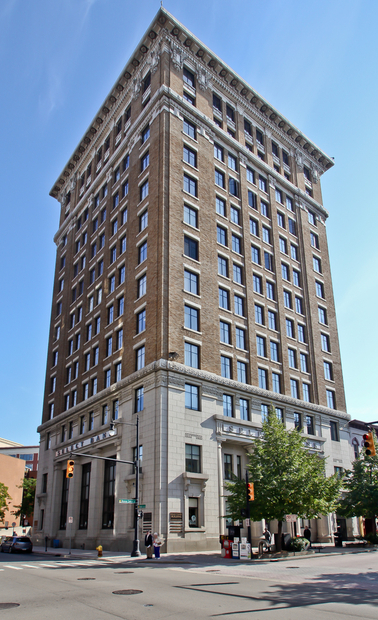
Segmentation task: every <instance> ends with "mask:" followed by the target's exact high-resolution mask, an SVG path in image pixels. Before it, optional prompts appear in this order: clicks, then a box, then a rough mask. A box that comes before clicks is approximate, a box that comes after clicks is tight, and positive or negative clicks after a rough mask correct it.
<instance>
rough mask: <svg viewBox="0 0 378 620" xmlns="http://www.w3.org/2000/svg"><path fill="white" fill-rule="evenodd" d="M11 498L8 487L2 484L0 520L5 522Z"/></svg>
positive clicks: (0, 485)
mask: <svg viewBox="0 0 378 620" xmlns="http://www.w3.org/2000/svg"><path fill="white" fill-rule="evenodd" d="M11 499H12V498H11V496H10V495H9V493H8V487H6V486H5V484H3V483H2V482H0V519H1V521H4V517H5V509H6V508H7V507H8V501H9V500H11Z"/></svg>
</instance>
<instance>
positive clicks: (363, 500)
mask: <svg viewBox="0 0 378 620" xmlns="http://www.w3.org/2000/svg"><path fill="white" fill-rule="evenodd" d="M373 436H374V435H373ZM374 442H375V449H376V452H377V453H378V445H377V442H376V439H375V438H374ZM343 491H344V492H343V497H342V499H341V502H340V507H339V508H338V510H337V512H338V514H340V515H342V516H344V517H366V518H369V519H374V517H375V516H376V515H377V514H378V456H366V454H365V451H364V452H363V453H361V454H360V456H359V458H357V459H356V460H355V461H353V465H352V469H351V470H347V471H346V472H345V477H344V481H343Z"/></svg>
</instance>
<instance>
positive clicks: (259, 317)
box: [255, 304, 264, 325]
mask: <svg viewBox="0 0 378 620" xmlns="http://www.w3.org/2000/svg"><path fill="white" fill-rule="evenodd" d="M255 322H256V323H258V324H259V325H264V308H263V307H262V306H259V305H258V304H255Z"/></svg>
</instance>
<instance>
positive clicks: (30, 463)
mask: <svg viewBox="0 0 378 620" xmlns="http://www.w3.org/2000/svg"><path fill="white" fill-rule="evenodd" d="M6 443H7V444H8V443H9V444H12V445H9V446H8V445H6ZM0 454H7V455H8V456H13V457H15V458H17V459H22V460H23V461H25V467H26V469H27V470H28V473H29V474H30V475H32V477H34V478H36V477H37V471H38V454H39V446H23V445H22V444H20V443H14V442H8V441H7V440H5V439H0Z"/></svg>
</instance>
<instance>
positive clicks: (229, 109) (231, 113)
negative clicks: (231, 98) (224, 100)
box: [226, 104, 235, 123]
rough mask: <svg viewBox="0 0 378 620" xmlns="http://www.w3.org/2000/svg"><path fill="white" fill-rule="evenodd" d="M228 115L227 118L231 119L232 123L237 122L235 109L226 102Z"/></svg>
mask: <svg viewBox="0 0 378 620" xmlns="http://www.w3.org/2000/svg"><path fill="white" fill-rule="evenodd" d="M226 117H227V120H229V121H231V122H232V123H234V122H235V110H234V109H233V108H232V107H231V106H230V105H228V104H226Z"/></svg>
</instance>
